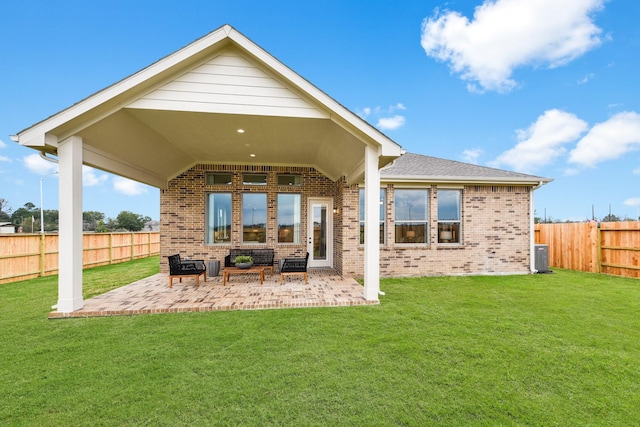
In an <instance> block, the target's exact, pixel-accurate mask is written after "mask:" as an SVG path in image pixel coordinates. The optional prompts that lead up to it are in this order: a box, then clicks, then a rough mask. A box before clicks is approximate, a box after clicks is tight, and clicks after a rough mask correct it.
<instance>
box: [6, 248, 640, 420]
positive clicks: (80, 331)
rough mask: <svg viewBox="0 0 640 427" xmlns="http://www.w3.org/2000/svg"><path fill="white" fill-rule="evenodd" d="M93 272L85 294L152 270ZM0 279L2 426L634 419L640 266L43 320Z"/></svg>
mask: <svg viewBox="0 0 640 427" xmlns="http://www.w3.org/2000/svg"><path fill="white" fill-rule="evenodd" d="M157 263H158V259H157V258H150V259H146V260H140V261H134V262H131V263H125V264H120V265H115V266H110V267H99V268H95V269H91V270H87V271H85V296H87V295H95V294H96V293H100V292H104V291H105V290H106V289H108V288H109V287H112V286H116V285H118V284H124V283H128V282H130V281H133V280H134V279H136V278H139V277H144V276H146V275H149V274H153V273H155V272H156V271H157ZM56 280H57V278H56V277H50V278H42V279H34V280H29V281H24V282H19V283H13V284H8V285H0V302H1V304H2V306H1V308H0V313H1V314H0V334H1V335H0V336H1V337H2V339H1V341H0V346H1V347H0V425H30V426H53V425H87V426H100V425H110V426H122V425H154V426H155V425H167V426H176V425H190V426H191V425H212V424H214V425H265V424H267V425H268V424H271V425H331V426H337V425H358V426H360V425H416V426H422V425H461V426H469V425H491V426H493V425H561V426H569V425H572V426H577V425H580V426H582V425H615V426H622V425H637V423H638V420H639V419H640V281H639V280H633V279H622V278H615V277H608V276H599V275H592V274H585V273H577V272H570V271H561V270H557V271H556V273H555V274H546V275H531V276H509V277H442V278H411V279H387V280H383V282H382V289H383V290H384V291H385V292H386V296H383V297H381V298H382V300H381V302H382V304H381V305H380V306H363V307H352V308H348V307H345V308H306V309H286V310H265V311H237V312H207V313H186V314H158V315H143V316H130V317H111V318H91V319H64V320H48V319H47V314H48V312H49V311H50V308H51V305H52V304H54V303H55V302H56V298H57V284H56Z"/></svg>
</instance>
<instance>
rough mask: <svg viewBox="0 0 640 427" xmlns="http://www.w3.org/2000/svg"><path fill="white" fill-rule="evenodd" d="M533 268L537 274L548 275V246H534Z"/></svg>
mask: <svg viewBox="0 0 640 427" xmlns="http://www.w3.org/2000/svg"><path fill="white" fill-rule="evenodd" d="M534 250H535V268H536V270H538V273H549V272H550V271H549V246H548V245H535V249H534Z"/></svg>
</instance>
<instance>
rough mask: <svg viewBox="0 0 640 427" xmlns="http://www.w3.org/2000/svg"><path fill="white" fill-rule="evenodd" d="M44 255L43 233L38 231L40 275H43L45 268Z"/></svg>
mask: <svg viewBox="0 0 640 427" xmlns="http://www.w3.org/2000/svg"><path fill="white" fill-rule="evenodd" d="M44 262H45V257H44V233H40V277H44V270H45V265H44Z"/></svg>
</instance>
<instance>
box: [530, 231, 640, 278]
mask: <svg viewBox="0 0 640 427" xmlns="http://www.w3.org/2000/svg"><path fill="white" fill-rule="evenodd" d="M535 241H536V243H540V244H545V245H548V246H549V265H550V266H553V267H559V268H567V269H569V270H580V271H588V272H592V273H605V274H613V275H616V276H624V277H636V278H640V222H638V221H625V222H602V223H600V224H598V223H596V222H581V223H567V224H536V226H535Z"/></svg>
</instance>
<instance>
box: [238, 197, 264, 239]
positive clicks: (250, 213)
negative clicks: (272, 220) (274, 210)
mask: <svg viewBox="0 0 640 427" xmlns="http://www.w3.org/2000/svg"><path fill="white" fill-rule="evenodd" d="M242 242H243V243H267V194H266V193H244V194H243V195H242Z"/></svg>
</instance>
